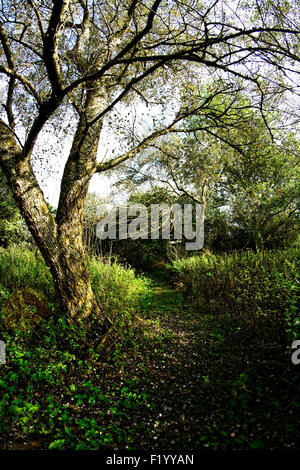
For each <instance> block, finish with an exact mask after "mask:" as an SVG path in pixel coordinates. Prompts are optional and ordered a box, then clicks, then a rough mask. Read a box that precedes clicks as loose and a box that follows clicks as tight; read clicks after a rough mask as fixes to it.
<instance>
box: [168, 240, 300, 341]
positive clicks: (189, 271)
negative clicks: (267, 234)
mask: <svg viewBox="0 0 300 470" xmlns="http://www.w3.org/2000/svg"><path fill="white" fill-rule="evenodd" d="M299 259H300V250H299V249H297V248H292V249H288V250H282V251H280V250H274V251H262V252H259V253H253V252H251V251H246V252H242V253H233V254H225V255H203V256H199V257H197V256H195V257H191V258H187V259H183V260H176V261H174V262H173V264H172V267H171V271H172V273H173V275H174V276H175V278H176V279H177V281H180V283H181V284H182V285H183V289H184V293H185V295H186V297H187V298H188V300H189V302H191V303H192V304H193V305H194V307H195V308H197V309H198V310H199V311H200V312H203V313H209V314H214V315H223V314H226V315H230V316H231V317H232V318H234V319H239V320H241V321H242V322H244V324H245V322H248V323H249V322H252V323H253V325H254V326H256V327H258V325H259V324H260V323H259V321H258V320H259V319H260V320H261V319H263V318H267V319H268V322H269V325H270V327H272V325H273V326H274V327H275V326H277V327H278V328H280V327H281V326H284V328H287V329H288V330H289V332H290V333H291V334H294V335H296V334H297V333H295V331H296V330H297V331H298V328H299V326H298V325H299V315H298V312H297V305H298V295H299Z"/></svg>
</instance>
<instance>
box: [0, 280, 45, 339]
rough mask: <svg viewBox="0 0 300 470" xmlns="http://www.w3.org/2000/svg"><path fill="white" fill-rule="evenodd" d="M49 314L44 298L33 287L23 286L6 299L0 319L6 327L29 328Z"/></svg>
mask: <svg viewBox="0 0 300 470" xmlns="http://www.w3.org/2000/svg"><path fill="white" fill-rule="evenodd" d="M49 315H50V312H49V308H48V304H47V302H46V300H45V299H44V298H41V295H40V294H38V293H37V292H35V291H34V290H33V289H30V288H29V287H25V288H24V289H22V290H17V291H16V292H14V293H13V294H11V295H10V296H9V297H8V298H7V299H6V301H5V303H4V307H3V309H2V316H1V320H2V323H3V325H4V326H5V327H6V328H8V329H18V330H31V329H32V328H33V327H34V326H35V325H37V324H39V323H40V322H41V320H42V319H43V318H47V317H48V316H49Z"/></svg>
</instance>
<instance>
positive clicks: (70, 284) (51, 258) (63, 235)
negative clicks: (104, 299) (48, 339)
mask: <svg viewBox="0 0 300 470" xmlns="http://www.w3.org/2000/svg"><path fill="white" fill-rule="evenodd" d="M0 165H1V168H2V170H3V172H4V174H5V176H6V178H7V181H8V183H9V186H10V187H11V189H12V193H13V196H14V199H15V200H16V203H17V205H18V207H19V209H20V211H21V214H22V215H23V217H24V218H25V221H26V223H27V225H28V228H29V230H30V232H31V234H32V236H33V238H34V240H35V242H36V244H37V246H38V248H39V249H40V251H41V253H42V255H43V258H44V260H45V262H46V264H47V266H48V267H49V268H50V271H51V274H52V277H53V281H54V286H55V292H56V296H57V299H58V301H59V302H60V305H61V308H62V311H63V312H64V313H66V314H67V315H68V316H69V318H74V319H80V318H85V317H88V316H89V315H90V314H92V313H93V314H94V315H96V316H97V317H98V318H99V320H100V321H102V322H103V323H104V322H105V318H104V313H103V311H102V309H101V308H100V306H99V305H98V303H97V300H96V298H95V296H94V294H93V292H92V289H91V284H90V278H89V273H88V271H87V268H86V266H85V263H84V251H83V245H82V214H83V204H84V192H85V191H83V194H82V197H79V196H78V197H77V199H75V201H73V202H72V204H70V205H68V204H67V205H66V206H65V211H64V212H65V214H66V218H65V219H63V220H61V222H60V223H57V222H56V220H55V219H54V218H53V216H52V214H51V212H50V210H49V208H48V206H47V203H46V201H45V199H44V195H43V192H42V191H41V189H40V187H39V185H38V183H37V181H36V178H35V175H34V173H33V171H32V167H31V164H30V161H29V160H28V159H26V160H22V152H21V150H20V148H19V146H18V145H17V143H16V141H15V138H14V134H13V132H12V131H11V130H10V129H9V127H8V126H7V125H6V124H5V123H4V122H3V121H1V120H0ZM86 187H88V181H87V183H86Z"/></svg>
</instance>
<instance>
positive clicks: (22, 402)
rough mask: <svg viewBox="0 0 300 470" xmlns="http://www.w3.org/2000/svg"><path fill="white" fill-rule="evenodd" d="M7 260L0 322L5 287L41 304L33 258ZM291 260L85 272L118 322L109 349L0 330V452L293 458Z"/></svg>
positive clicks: (104, 267)
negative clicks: (1, 356) (282, 452)
mask: <svg viewBox="0 0 300 470" xmlns="http://www.w3.org/2000/svg"><path fill="white" fill-rule="evenodd" d="M12 251H13V252H10V251H9V250H6V251H2V252H1V256H0V273H1V276H0V286H1V291H0V293H1V299H2V301H1V311H2V312H3V307H4V305H5V303H6V300H7V299H8V298H9V297H10V296H11V295H13V294H14V292H15V287H14V286H15V285H16V286H17V288H18V289H19V288H21V287H24V284H26V286H27V288H30V289H34V290H35V291H36V292H38V293H40V295H41V296H42V295H45V293H47V292H49V294H48V296H49V297H48V299H49V300H50V303H51V302H52V301H53V297H52V295H53V294H52V290H51V289H52V285H51V279H50V278H49V274H48V271H47V269H46V268H45V266H44V264H43V262H42V260H41V259H40V258H39V257H38V256H36V255H34V254H32V253H27V252H25V251H24V250H22V251H17V250H16V249H14V250H12ZM297 257H298V254H297V252H296V250H293V251H285V252H273V253H272V252H268V253H258V254H252V253H247V254H235V255H230V256H224V257H221V256H218V257H214V256H212V257H202V258H191V259H188V260H183V261H177V262H176V263H174V264H173V265H172V266H169V267H168V270H167V271H166V272H165V273H162V272H160V273H158V275H157V276H155V275H153V276H151V277H146V276H138V277H137V276H135V274H134V272H133V270H131V269H129V268H126V267H122V266H119V265H118V264H117V263H116V262H113V261H112V262H107V263H105V264H103V263H100V262H99V261H97V260H96V259H91V260H89V263H88V264H89V269H90V273H91V279H92V284H93V288H94V291H95V293H96V295H97V297H98V298H99V300H100V301H101V302H102V303H103V304H104V305H105V308H106V310H107V311H108V312H109V313H110V315H112V316H113V317H114V318H115V319H117V320H118V322H119V323H118V325H119V327H118V334H117V336H116V337H115V343H114V345H113V348H112V350H110V354H106V355H104V354H93V355H92V356H90V355H89V357H88V356H87V355H86V351H85V348H84V344H83V337H84V331H82V330H81V329H80V328H78V327H75V326H72V325H69V324H68V323H67V321H66V319H65V318H64V317H57V316H55V317H54V316H50V318H47V319H44V320H43V321H42V322H40V323H39V324H37V325H35V326H34V328H32V329H25V330H24V329H23V330H22V329H19V330H18V329H14V330H10V329H7V328H5V326H4V325H3V324H2V325H1V326H0V337H1V339H3V340H4V341H5V342H6V344H7V357H8V360H7V364H6V365H2V366H0V388H1V395H0V397H1V398H0V433H1V437H0V448H2V449H77V450H80V449H103V448H107V449H122V448H128V449H149V448H151V449H153V450H154V449H162V448H165V449H170V450H174V451H175V450H177V449H179V448H180V449H182V450H190V449H193V450H196V449H200V450H201V449H207V448H208V449H230V450H232V449H234V450H237V449H239V450H241V449H246V450H249V449H256V448H264V449H287V448H292V449H299V432H298V430H297V428H296V426H295V419H296V415H297V413H298V412H299V406H300V403H299V371H298V369H297V366H294V365H293V364H292V362H291V359H290V356H291V351H290V345H291V339H292V338H293V337H295V336H297V334H298V330H297V328H298V324H297V319H298V317H297V314H296V308H297V303H296V294H297V281H298V280H297V274H296V271H297V270H296V263H297ZM208 273H211V274H212V275H210V274H209V275H207V274H208ZM166 279H167V280H168V283H167V282H166ZM203 283H204V284H203ZM254 289H255V292H257V296H256V297H255V298H253V292H254ZM232 293H234V298H233V297H232ZM212 301H214V302H212ZM241 307H243V309H242V310H240V309H241ZM53 308H54V304H53ZM258 325H259V326H260V328H258V327H257V326H258ZM279 327H280V328H279Z"/></svg>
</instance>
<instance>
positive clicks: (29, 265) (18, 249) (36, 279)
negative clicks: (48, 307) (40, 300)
mask: <svg viewBox="0 0 300 470" xmlns="http://www.w3.org/2000/svg"><path fill="white" fill-rule="evenodd" d="M0 285H2V286H4V287H5V288H7V289H9V290H13V289H15V288H23V287H30V288H32V289H35V290H37V291H41V292H43V293H44V294H45V295H46V296H47V297H48V299H51V300H53V295H54V288H53V282H52V278H51V274H50V272H49V268H47V266H46V265H45V262H44V260H43V258H42V256H41V254H40V253H39V252H38V251H33V250H29V249H28V248H26V247H22V246H17V245H12V246H10V247H8V248H6V249H5V248H0Z"/></svg>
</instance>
